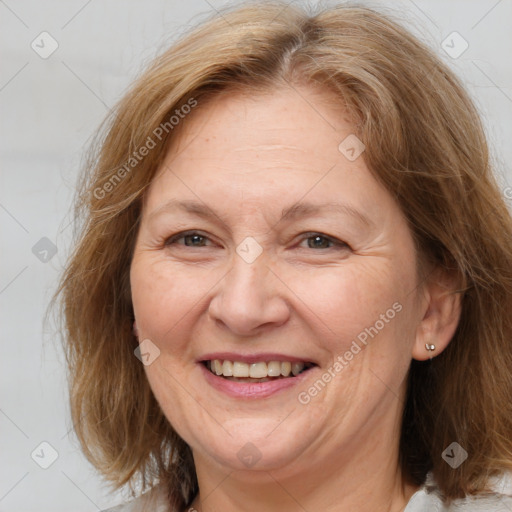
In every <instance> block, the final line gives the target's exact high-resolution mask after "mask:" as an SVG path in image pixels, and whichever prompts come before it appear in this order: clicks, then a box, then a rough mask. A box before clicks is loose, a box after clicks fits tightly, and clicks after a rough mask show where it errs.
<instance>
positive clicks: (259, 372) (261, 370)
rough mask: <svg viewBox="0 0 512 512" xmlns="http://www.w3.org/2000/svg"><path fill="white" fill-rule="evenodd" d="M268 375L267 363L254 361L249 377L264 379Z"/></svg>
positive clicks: (250, 367)
mask: <svg viewBox="0 0 512 512" xmlns="http://www.w3.org/2000/svg"><path fill="white" fill-rule="evenodd" d="M267 375H268V374H267V363H263V362H261V363H252V364H251V365H250V366H249V377H251V378H253V379H263V378H265V377H266V376H267Z"/></svg>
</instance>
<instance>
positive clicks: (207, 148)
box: [146, 86, 389, 210]
mask: <svg viewBox="0 0 512 512" xmlns="http://www.w3.org/2000/svg"><path fill="white" fill-rule="evenodd" d="M181 122H182V123H183V124H182V125H181V126H180V127H179V131H178V132H177V134H176V135H177V136H176V137H175V139H174V140H173V141H172V142H171V145H170V147H169V149H168V151H167V154H166V157H165V159H164V162H163V164H162V165H161V167H160V169H159V170H158V173H157V176H156V177H155V179H154V183H153V184H152V185H151V187H150V189H149V194H148V195H147V198H146V199H147V202H146V205H147V208H149V209H153V208H155V207H157V206H158V205H160V204H161V203H162V202H163V201H166V200H168V199H169V197H168V196H169V195H170V194H174V196H175V197H181V198H188V199H195V200H203V201H204V202H206V203H207V204H209V202H210V201H214V202H216V203H218V202H219V201H220V202H227V201H229V199H235V198H236V199H240V200H241V199H243V204H244V205H245V206H246V207H247V208H250V207H251V206H253V207H254V208H259V207H260V206H261V202H262V201H264V202H266V204H267V207H269V208H270V207H271V206H272V205H279V206H280V209H282V206H284V205H288V204H289V203H290V200H292V202H293V200H295V201H298V200H300V199H301V197H306V196H307V197H306V198H307V199H308V200H312V201H316V202H318V201H334V200H336V199H337V198H339V196H340V195H344V196H348V197H350V198H351V199H352V200H354V201H355V202H361V201H362V200H363V199H364V198H366V201H363V203H366V205H364V204H363V206H364V207H365V208H366V209H367V210H372V209H375V205H376V204H377V203H379V202H380V203H382V201H383V200H384V199H386V198H383V197H381V198H380V199H379V198H378V197H377V196H378V195H379V194H381V195H382V194H384V195H385V194H386V191H384V190H383V189H381V187H380V185H379V184H378V183H377V182H376V180H375V179H374V178H373V176H372V175H371V173H370V172H369V171H368V169H367V168H366V166H365V163H364V158H363V156H364V155H361V157H359V158H357V159H356V160H354V161H350V160H349V159H347V158H346V156H345V155H344V154H343V153H342V152H340V149H339V147H340V143H342V142H343V141H344V140H346V139H347V137H354V136H355V134H354V131H355V130H354V125H353V124H352V123H351V122H350V120H349V116H348V115H347V114H346V113H345V112H344V111H343V109H342V107H341V106H340V102H339V99H338V98H336V97H335V96H334V95H333V93H331V92H330V91H327V90H325V91H324V90H319V89H313V88H311V87H304V86H303V87H300V88H298V87H297V88H293V87H282V88H278V89H276V90H275V91H272V92H267V93H259V94H258V93H255V94H252V95H249V94H247V93H229V92H227V91H226V92H224V93H223V94H221V95H220V96H218V97H214V98H210V99H209V101H208V102H206V103H203V104H201V101H200V100H199V101H198V106H197V107H196V109H194V111H193V112H192V113H191V114H189V115H188V116H185V118H184V119H183V120H182V121H181ZM157 184H158V186H157ZM387 199H388V200H389V198H387Z"/></svg>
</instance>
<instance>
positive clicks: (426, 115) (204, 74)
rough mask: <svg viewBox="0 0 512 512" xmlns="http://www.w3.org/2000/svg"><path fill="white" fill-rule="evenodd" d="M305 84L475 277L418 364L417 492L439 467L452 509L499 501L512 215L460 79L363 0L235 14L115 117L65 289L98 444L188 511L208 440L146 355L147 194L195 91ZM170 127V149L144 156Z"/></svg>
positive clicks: (468, 278) (414, 408)
mask: <svg viewBox="0 0 512 512" xmlns="http://www.w3.org/2000/svg"><path fill="white" fill-rule="evenodd" d="M298 83H305V84H315V85H318V86H320V87H323V88H325V89H329V90H331V91H334V92H335V93H336V94H337V96H338V97H339V101H340V105H341V106H344V107H345V108H346V109H347V110H348V112H349V113H351V115H352V116H353V118H354V119H355V120H356V123H355V129H356V133H357V135H358V137H359V138H360V139H361V140H362V141H363V142H364V144H365V145H366V151H365V153H364V159H365V162H366V164H367V166H368V168H369V169H370V170H371V172H372V173H373V174H374V176H375V177H376V179H378V180H379V181H380V182H381V183H383V184H384V185H385V186H386V188H387V189H388V190H389V191H390V192H391V193H392V194H393V196H394V197H395V198H396V200H397V202H398V203H399V205H400V206H401V209H402V211H403V213H404V214H405V216H406V218H407V219H408V221H409V223H410V226H411V230H412V233H413V235H414V238H415V241H416V243H417V246H418V249H419V254H420V255H421V257H422V258H428V259H429V260H430V261H432V262H434V263H436V264H437V265H439V266H441V267H444V268H447V269H450V270H451V271H452V272H455V273H457V275H458V276H459V278H460V282H461V288H460V290H459V292H460V293H462V295H463V296H462V312H461V318H460V322H459V325H458V328H457V331H456V333H455V335H454V337H453V339H452V340H451V342H450V344H449V345H448V347H447V349H446V350H445V351H444V352H443V353H442V354H440V355H439V356H437V357H435V358H434V359H433V360H432V361H431V362H419V361H412V364H411V368H410V371H409V382H408V391H407V399H406V403H405V408H404V415H403V424H402V432H401V442H400V464H401V468H402V471H403V474H404V475H406V476H407V478H409V479H410V480H411V481H412V482H414V483H416V484H417V485H420V484H422V483H424V481H425V476H426V473H427V472H428V471H429V470H432V472H433V475H434V478H435V479H436V480H437V482H438V484H439V486H440V488H441V491H442V492H443V494H444V496H445V498H446V499H447V500H448V501H449V500H451V499H453V498H456V497H462V496H464V495H465V494H478V493H482V492H484V491H486V490H488V486H489V477H491V476H495V475H498V474H499V473H500V472H501V471H503V470H510V469H512V440H511V438H510V433H511V432H512V400H511V397H512V373H511V371H510V368H512V315H511V314H510V312H511V311H512V220H511V216H510V213H509V212H508V210H507V207H506V204H505V202H504V199H503V197H502V194H501V193H500V190H499V188H498V186H497V184H496V181H495V178H494V177H493V174H492V169H491V168H490V163H489V161H490V159H489V154H488V148H487V143H486V140H485V137H484V133H483V129H482V125H481V121H480V119H479V116H478V114H477V112H476V109H475V107H474V105H473V104H472V101H471V100H470V98H469V97H468V95H467V93H466V92H465V91H464V89H463V87H462V86H461V84H460V82H459V81H458V79H457V78H456V77H455V76H454V74H453V73H452V72H451V71H450V70H449V69H448V68H447V66H445V65H444V64H443V63H442V62H441V61H440V60H439V58H438V57H436V56H435V55H434V53H433V52H432V51H431V50H429V49H428V48H427V47H426V46H425V45H424V44H422V43H420V42H419V41H418V40H417V39H416V38H414V37H413V36H411V35H410V34H409V33H408V31H406V30H405V29H404V28H402V27H401V26H400V25H399V24H398V23H396V22H394V21H392V20H391V19H390V17H389V16H384V15H382V14H380V13H378V12H376V11H374V10H372V9H369V8H364V7H357V6H348V5H340V6H337V7H332V8H328V9H325V10H323V11H321V12H317V13H312V14H310V13H307V12H305V11H303V10H302V9H300V8H299V7H292V6H288V7H287V6H286V4H284V3H281V2H271V3H258V4H256V5H250V4H248V5H243V6H241V7H240V6H239V7H236V8H234V9H233V8H232V9H228V10H224V11H223V13H222V16H215V17H214V18H213V19H209V20H207V22H205V23H203V24H202V25H201V26H200V27H198V28H197V29H195V30H194V31H193V32H191V33H190V34H188V35H187V36H186V37H184V38H183V39H181V40H180V41H178V42H177V43H176V44H175V45H174V46H173V47H172V48H170V49H169V50H168V51H166V52H165V53H163V54H162V55H161V56H160V57H158V58H157V59H156V60H155V61H154V62H153V63H152V65H151V66H150V67H149V69H148V70H147V71H146V72H145V73H144V74H143V75H142V76H141V77H140V79H139V80H138V81H137V82H136V83H135V84H134V85H133V87H132V88H131V89H130V90H129V92H128V93H127V94H126V95H125V96H124V98H123V99H122V100H121V102H120V103H119V104H118V105H117V107H116V108H115V109H114V111H113V113H112V115H111V116H110V118H109V119H108V121H107V124H106V127H105V130H104V131H103V132H102V133H104V134H105V135H104V136H102V139H100V140H99V142H98V144H97V146H99V148H98V149H97V150H95V149H93V150H92V157H91V158H90V160H89V161H88V163H87V165H86V169H85V171H86V173H85V175H84V177H83V180H82V182H81V184H80V188H79V190H80V194H79V199H78V202H77V214H78V215H79V216H80V218H82V219H84V223H83V225H82V227H81V232H80V234H79V239H78V240H77V242H76V247H75V249H74V252H73V254H72V255H71V258H70V261H69V264H68V266H67V268H66V271H65V273H64V275H63V278H62V282H61V285H60V288H59V290H58V296H60V297H61V299H62V309H63V318H64V321H65V335H66V354H67V360H68V365H69V377H70V400H71V411H72V419H73V423H74V427H75V431H76V433H77V435H78V439H79V440H80V442H81V444H82V447H83V450H84V453H85V455H86V456H87V458H88V459H89V460H90V461H91V462H92V463H93V464H94V465H95V466H96V467H97V468H98V470H99V471H101V472H102V473H103V474H104V475H105V476H106V477H107V479H108V480H110V481H111V482H113V483H114V485H115V486H116V487H121V486H123V485H124V484H126V483H130V486H132V485H133V483H134V481H135V480H136V479H137V478H141V481H142V488H143V489H145V488H147V487H148V486H149V487H151V486H153V485H155V483H156V482H157V481H160V482H164V483H165V485H166V486H167V488H168V490H169V494H170V497H171V501H172V502H173V503H174V505H175V506H177V507H183V506H185V505H188V504H189V503H190V502H191V501H192V499H193V497H194V495H195V494H196V493H197V480H196V475H195V470H194V465H193V460H192V457H191V451H190V448H189V447H188V446H187V445H186V443H185V442H184V441H183V440H181V439H180V437H179V436H178V435H177V434H176V433H175V431H174V430H173V428H172V426H171V425H170V424H169V422H168V421H167V419H166V418H165V416H164V414H163V412H162V410H161V409H160V406H159V404H158V403H157V401H156V400H155V398H154V396H153V394H152V391H151V389H150V387H149V384H148V380H147V378H146V375H145V372H144V369H143V366H142V364H141V363H140V362H139V360H138V359H137V358H136V357H134V353H133V351H134V349H135V348H136V347H137V341H136V339H135V337H134V335H133V333H132V322H133V310H132V306H131V298H130V284H129V269H130V262H131V255H132V251H133V246H134V241H135V236H136V233H137V226H138V220H139V216H140V214H141V204H142V202H141V201H142V197H143V194H144V191H145V189H146V188H147V187H148V185H149V183H150V182H151V180H152V179H153V176H154V175H155V171H156V170H157V168H158V166H159V164H160V162H161V161H162V158H163V156H164V155H165V152H166V149H167V147H168V144H169V142H170V141H171V140H173V138H174V136H175V134H176V133H177V130H175V129H174V126H172V127H171V125H172V123H170V124H169V119H170V116H172V115H173V113H176V111H177V110H178V111H179V112H185V111H186V109H184V107H183V106H184V105H186V104H188V105H191V104H192V101H194V102H197V103H196V104H197V105H198V107H197V110H199V109H200V108H201V106H202V105H203V104H204V103H205V102H206V99H207V98H213V99H215V95H216V94H219V93H221V91H229V90H233V89H237V90H247V91H250V90H253V91H254V90H258V91H271V90H272V89H275V88H276V87H277V86H279V85H281V84H288V85H290V86H294V85H295V84H298ZM184 122H186V121H184ZM162 123H168V124H167V125H164V126H167V130H164V131H163V132H162V137H161V141H159V143H158V144H157V145H156V147H155V148H153V149H151V150H150V151H148V152H147V154H145V156H144V157H143V158H142V157H141V158H140V159H139V158H138V157H137V158H136V162H135V161H134V160H130V158H132V159H133V158H134V156H133V155H134V152H135V151H136V150H137V149H138V148H140V147H142V146H144V145H148V144H149V138H151V139H153V140H154V139H156V138H157V137H156V135H155V133H160V132H155V131H156V130H157V129H158V127H161V126H162ZM139 156H140V155H139ZM127 162H131V163H130V164H129V165H127ZM123 169H124V171H123ZM453 441H457V442H458V443H459V444H460V445H461V446H462V447H463V448H464V449H465V450H466V451H467V452H468V454H469V458H468V459H467V460H466V461H465V462H464V463H463V464H462V465H461V466H459V467H458V468H457V469H452V468H451V467H450V466H449V465H448V464H446V463H445V462H444V460H443V459H442V457H441V453H442V452H443V450H444V449H445V448H446V447H447V446H448V445H450V444H451V443H452V442H453Z"/></svg>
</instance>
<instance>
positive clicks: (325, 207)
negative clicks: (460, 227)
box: [149, 199, 375, 227]
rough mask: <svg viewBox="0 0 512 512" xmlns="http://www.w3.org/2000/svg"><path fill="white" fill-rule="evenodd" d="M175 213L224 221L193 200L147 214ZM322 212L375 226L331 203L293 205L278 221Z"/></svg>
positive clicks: (359, 214) (351, 209)
mask: <svg viewBox="0 0 512 512" xmlns="http://www.w3.org/2000/svg"><path fill="white" fill-rule="evenodd" d="M175 211H183V212H186V213H190V214H193V215H197V216H198V217H203V218H206V219H212V218H215V217H216V218H217V219H218V220H219V221H220V222H221V223H223V224H225V221H224V220H223V219H222V217H221V216H220V215H219V214H217V213H215V212H214V211H213V210H212V209H211V208H209V207H208V206H206V204H204V203H201V202H199V201H194V200H177V199H171V200H170V201H168V202H166V203H165V204H163V205H162V206H160V207H158V208H156V209H155V210H153V211H152V212H151V213H150V214H149V218H152V217H154V216H156V215H158V214H160V213H162V212H166V213H173V212H175ZM324 212H332V213H341V214H344V215H349V216H351V217H354V218H355V219H356V220H358V221H359V222H360V223H362V224H364V225H365V226H367V227H374V226H375V224H374V223H373V222H372V221H371V220H370V219H369V218H368V217H367V216H366V215H364V213H362V212H360V211H359V210H357V209H356V208H354V207H353V206H351V205H349V204H344V203H333V202H330V203H321V204H316V203H308V202H299V203H296V204H293V205H292V206H288V207H286V208H283V210H282V211H281V219H280V220H281V221H283V220H287V221H290V220H294V219H299V218H303V217H310V216H313V215H317V214H319V213H324Z"/></svg>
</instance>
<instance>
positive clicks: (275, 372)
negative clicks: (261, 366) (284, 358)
mask: <svg viewBox="0 0 512 512" xmlns="http://www.w3.org/2000/svg"><path fill="white" fill-rule="evenodd" d="M267 374H268V376H269V377H279V375H281V363H280V362H279V361H270V363H268V364H267Z"/></svg>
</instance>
